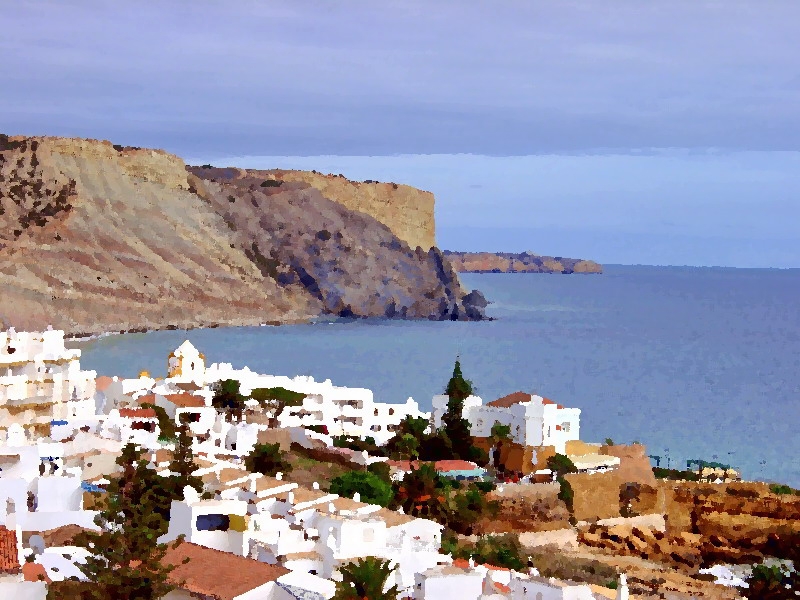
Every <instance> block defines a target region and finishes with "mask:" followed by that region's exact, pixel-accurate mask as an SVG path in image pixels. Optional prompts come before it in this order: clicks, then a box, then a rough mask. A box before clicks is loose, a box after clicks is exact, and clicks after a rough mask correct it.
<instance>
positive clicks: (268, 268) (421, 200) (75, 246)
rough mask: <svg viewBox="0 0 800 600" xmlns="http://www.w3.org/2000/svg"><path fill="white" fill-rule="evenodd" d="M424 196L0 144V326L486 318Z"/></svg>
mask: <svg viewBox="0 0 800 600" xmlns="http://www.w3.org/2000/svg"><path fill="white" fill-rule="evenodd" d="M433 202H434V199H433V195H432V194H430V193H429V192H422V191H420V190H415V189H414V188H410V187H409V186H403V185H397V184H392V183H380V184H379V183H372V182H369V183H357V182H350V181H348V180H346V179H345V178H344V177H339V176H326V175H322V174H319V173H307V172H302V171H269V172H260V171H259V172H256V171H245V170H241V169H213V168H203V167H195V168H192V167H187V166H186V165H185V163H184V162H183V161H182V160H181V159H180V158H179V157H177V156H175V155H172V154H169V153H167V152H163V151H161V150H151V149H144V148H132V147H123V146H120V145H114V144H111V143H110V142H105V141H97V140H86V139H76V138H52V137H23V136H15V137H11V136H5V135H2V136H0V283H1V284H2V286H3V294H2V296H1V297H0V325H3V326H6V327H8V326H14V327H17V328H19V329H41V328H43V327H45V326H46V325H48V324H49V325H52V326H53V327H56V328H59V329H64V330H66V331H67V332H68V333H69V334H73V335H86V334H96V333H102V332H110V331H142V330H147V329H164V328H191V327H209V326H212V327H213V326H219V325H250V324H262V323H289V322H304V321H309V320H311V319H314V318H316V317H319V316H322V315H336V316H346V317H389V318H409V319H411V318H414V319H435V320H477V319H481V318H483V308H484V307H485V305H486V303H485V300H484V299H483V297H482V295H481V294H480V293H479V292H475V291H473V292H470V293H468V290H464V289H463V288H462V287H461V284H460V282H459V280H458V275H457V273H456V272H455V271H454V270H453V268H452V267H451V265H450V263H449V261H448V260H447V259H446V258H445V257H444V255H443V253H442V252H441V251H439V250H438V249H437V248H436V247H435V246H434V245H433V244H434V239H435V238H434V236H435V229H434V222H433Z"/></svg>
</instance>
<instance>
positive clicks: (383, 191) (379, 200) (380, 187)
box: [248, 169, 436, 252]
mask: <svg viewBox="0 0 800 600" xmlns="http://www.w3.org/2000/svg"><path fill="white" fill-rule="evenodd" d="M248 172H249V173H250V174H251V175H252V176H254V177H261V178H268V177H271V178H275V179H278V180H281V181H287V182H302V183H305V184H308V185H310V186H311V187H313V188H315V189H317V190H319V191H320V192H321V193H322V195H323V196H325V197H326V198H331V199H333V200H335V201H336V202H338V203H339V204H341V205H342V206H344V207H346V208H348V209H350V210H355V211H359V212H363V213H366V214H368V215H370V216H372V217H374V218H375V219H377V220H378V221H379V222H381V223H383V224H384V225H386V226H387V227H388V228H389V229H391V231H392V233H394V234H395V235H396V236H397V237H398V238H400V239H401V240H403V241H404V242H406V243H407V244H408V245H409V246H410V247H411V248H412V249H414V248H416V247H417V246H420V247H421V248H422V249H423V250H425V251H426V252H427V251H428V250H429V249H430V248H432V247H434V246H435V245H436V240H435V228H434V218H433V207H434V198H433V194H431V193H430V192H425V191H422V190H418V189H416V188H413V187H411V186H408V185H402V184H397V183H382V182H378V181H370V180H368V181H365V182H358V181H350V180H349V179H346V178H345V177H344V176H343V175H323V174H322V173H317V172H316V171H287V170H283V169H274V170H270V171H248Z"/></svg>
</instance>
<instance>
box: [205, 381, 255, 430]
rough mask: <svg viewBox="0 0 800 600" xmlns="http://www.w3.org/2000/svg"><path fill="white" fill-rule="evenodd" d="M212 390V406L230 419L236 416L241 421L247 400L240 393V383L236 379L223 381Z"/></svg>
mask: <svg viewBox="0 0 800 600" xmlns="http://www.w3.org/2000/svg"><path fill="white" fill-rule="evenodd" d="M212 389H213V390H214V397H213V398H212V399H211V406H213V407H214V408H216V409H217V410H221V411H224V412H225V413H226V415H227V416H228V417H229V418H230V417H231V416H233V415H235V416H236V418H237V420H239V421H241V420H242V413H243V412H244V407H245V404H244V401H245V400H246V399H247V398H246V396H244V395H242V394H241V393H240V392H239V382H238V381H237V380H235V379H223V380H221V381H218V382H217V383H215V384H214V386H213V388H212Z"/></svg>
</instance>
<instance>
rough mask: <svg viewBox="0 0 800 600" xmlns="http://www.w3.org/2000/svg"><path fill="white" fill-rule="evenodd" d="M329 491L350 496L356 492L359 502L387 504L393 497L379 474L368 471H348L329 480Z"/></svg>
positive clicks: (392, 492) (389, 487)
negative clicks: (359, 498) (359, 497)
mask: <svg viewBox="0 0 800 600" xmlns="http://www.w3.org/2000/svg"><path fill="white" fill-rule="evenodd" d="M330 492H331V493H332V494H338V495H339V496H344V497H347V498H352V497H353V495H354V494H355V493H356V492H358V494H359V495H360V496H361V502H367V503H369V504H377V505H378V506H384V507H385V506H389V503H390V502H391V501H392V499H393V498H394V490H393V489H392V486H391V485H390V484H389V483H387V482H386V481H385V480H384V479H382V478H381V477H380V476H378V475H376V474H374V473H371V472H369V471H348V472H347V473H344V474H343V475H340V476H339V477H334V478H333V479H332V480H331V486H330Z"/></svg>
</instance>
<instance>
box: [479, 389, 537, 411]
mask: <svg viewBox="0 0 800 600" xmlns="http://www.w3.org/2000/svg"><path fill="white" fill-rule="evenodd" d="M530 401H531V395H530V394H526V393H525V392H514V393H513V394H509V395H508V396H503V397H502V398H498V399H497V400H492V401H491V402H487V403H486V405H487V406H497V407H499V408H510V407H511V406H513V405H515V404H520V403H521V402H530Z"/></svg>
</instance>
